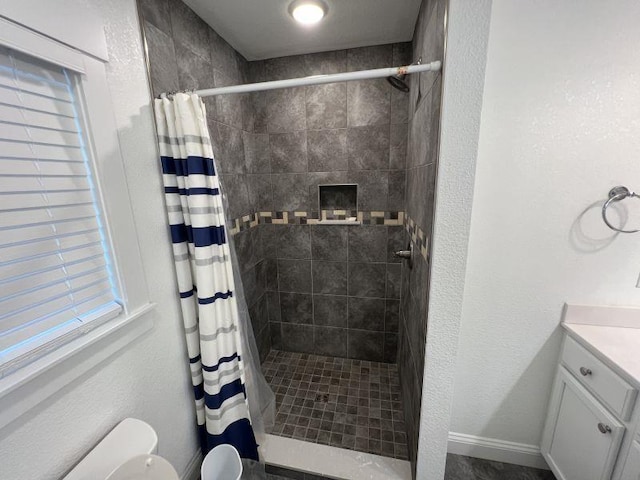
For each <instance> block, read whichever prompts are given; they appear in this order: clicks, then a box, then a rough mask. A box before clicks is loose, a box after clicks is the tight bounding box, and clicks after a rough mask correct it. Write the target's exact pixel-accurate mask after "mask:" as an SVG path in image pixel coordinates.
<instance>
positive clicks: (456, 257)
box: [416, 0, 491, 480]
mask: <svg viewBox="0 0 640 480" xmlns="http://www.w3.org/2000/svg"><path fill="white" fill-rule="evenodd" d="M490 13H491V0H449V11H448V14H447V18H448V34H447V51H446V58H445V62H444V73H443V91H442V114H441V134H440V135H441V139H440V154H439V165H438V180H437V186H436V208H435V217H434V227H433V228H434V233H433V246H432V257H431V290H430V293H429V328H428V331H427V345H426V354H425V367H424V385H423V393H422V415H421V418H420V439H419V445H418V461H417V469H416V477H417V479H418V480H439V479H442V478H444V467H445V458H446V452H447V438H448V434H449V420H450V416H451V399H452V396H453V387H454V375H455V367H456V365H455V361H456V347H457V343H458V327H459V323H460V316H461V311H462V299H463V294H464V276H465V267H466V255H467V245H468V239H469V223H470V218H471V200H472V198H473V183H474V170H475V163H476V156H477V152H478V135H479V131H480V114H481V110H482V90H483V88H482V85H483V79H484V68H485V62H486V48H487V40H488V34H489V18H490Z"/></svg>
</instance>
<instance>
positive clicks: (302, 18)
mask: <svg viewBox="0 0 640 480" xmlns="http://www.w3.org/2000/svg"><path fill="white" fill-rule="evenodd" d="M289 13H291V16H292V17H293V18H294V19H295V20H296V21H297V22H298V23H301V24H302V25H313V24H316V23H318V22H319V21H320V20H322V19H323V18H324V16H325V15H326V14H327V6H326V5H325V4H324V2H322V1H319V0H296V1H295V2H292V3H291V5H289Z"/></svg>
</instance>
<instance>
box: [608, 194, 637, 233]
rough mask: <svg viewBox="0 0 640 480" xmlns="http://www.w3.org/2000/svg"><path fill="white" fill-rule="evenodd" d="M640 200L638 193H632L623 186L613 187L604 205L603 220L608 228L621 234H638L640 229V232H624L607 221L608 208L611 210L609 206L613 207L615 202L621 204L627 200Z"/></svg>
mask: <svg viewBox="0 0 640 480" xmlns="http://www.w3.org/2000/svg"><path fill="white" fill-rule="evenodd" d="M627 197H629V198H633V197H636V198H640V195H638V194H637V193H636V192H632V191H631V190H629V189H628V188H627V187H623V186H622V185H619V186H617V187H613V188H612V189H611V190H609V199H608V200H607V201H606V202H604V205H603V206H602V220H604V223H606V224H607V227H609V228H610V229H611V230H614V231H616V232H620V233H636V232H640V229H638V230H622V229H621V228H617V227H614V226H613V225H611V223H609V220H607V208H609V205H611V204H612V203H615V202H619V201H620V200H624V199H625V198H627Z"/></svg>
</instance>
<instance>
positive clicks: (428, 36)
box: [398, 0, 447, 468]
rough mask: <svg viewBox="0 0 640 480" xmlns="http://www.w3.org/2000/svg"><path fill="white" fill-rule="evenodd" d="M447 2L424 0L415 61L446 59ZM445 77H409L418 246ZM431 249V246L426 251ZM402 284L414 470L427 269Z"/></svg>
mask: <svg viewBox="0 0 640 480" xmlns="http://www.w3.org/2000/svg"><path fill="white" fill-rule="evenodd" d="M446 5H447V2H446V0H424V1H423V2H422V6H421V9H420V14H419V17H418V22H417V24H416V29H415V32H414V37H413V58H414V60H416V59H418V58H420V57H422V60H423V62H430V61H433V60H444V58H443V57H444V36H445V30H444V28H445V26H444V22H445V12H446ZM441 80H442V76H441V74H440V73H437V74H434V73H431V72H428V73H423V74H421V75H412V76H411V93H410V105H409V143H408V149H407V192H406V211H407V215H408V218H409V226H410V230H412V232H413V234H412V235H411V237H412V242H413V243H414V248H417V247H419V245H418V244H421V243H423V242H421V241H420V238H421V237H422V238H423V239H427V242H428V239H430V238H431V228H432V224H433V205H434V193H435V182H436V167H437V157H438V135H439V124H440V99H441V90H442V83H441ZM427 250H428V248H427ZM405 272H406V273H407V274H406V275H403V278H402V285H401V295H400V296H401V299H402V300H401V305H400V329H399V342H398V368H399V373H400V385H401V388H402V400H403V402H404V412H405V421H406V425H407V443H408V448H409V458H410V460H411V461H412V464H413V466H414V468H415V460H416V451H417V446H418V428H419V425H420V402H421V399H422V375H423V370H424V355H425V343H426V333H427V304H428V291H429V290H428V289H429V266H428V263H427V261H426V259H425V257H424V256H422V255H414V265H413V268H412V269H405Z"/></svg>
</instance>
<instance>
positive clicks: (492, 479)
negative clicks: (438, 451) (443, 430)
mask: <svg viewBox="0 0 640 480" xmlns="http://www.w3.org/2000/svg"><path fill="white" fill-rule="evenodd" d="M444 478H445V480H556V477H555V476H554V475H553V473H551V472H550V471H549V470H540V469H537V468H529V467H522V466H520V465H512V464H510V463H500V462H492V461H491V460H483V459H480V458H472V457H465V456H463V455H454V454H451V453H449V454H447V466H446V470H445V475H444Z"/></svg>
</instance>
